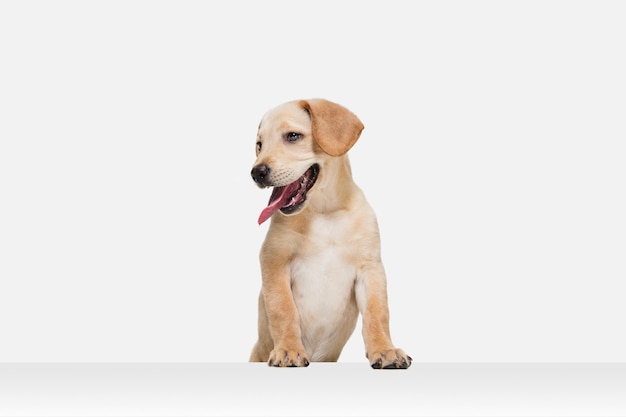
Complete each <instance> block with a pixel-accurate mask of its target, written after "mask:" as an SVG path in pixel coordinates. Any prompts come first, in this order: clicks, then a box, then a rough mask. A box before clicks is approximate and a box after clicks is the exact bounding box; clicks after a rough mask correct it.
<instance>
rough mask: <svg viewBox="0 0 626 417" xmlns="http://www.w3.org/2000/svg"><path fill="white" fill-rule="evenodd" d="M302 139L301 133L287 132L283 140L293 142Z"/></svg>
mask: <svg viewBox="0 0 626 417" xmlns="http://www.w3.org/2000/svg"><path fill="white" fill-rule="evenodd" d="M301 138H302V133H296V132H289V133H287V134H286V135H285V140H286V141H288V142H295V141H297V140H298V139H301Z"/></svg>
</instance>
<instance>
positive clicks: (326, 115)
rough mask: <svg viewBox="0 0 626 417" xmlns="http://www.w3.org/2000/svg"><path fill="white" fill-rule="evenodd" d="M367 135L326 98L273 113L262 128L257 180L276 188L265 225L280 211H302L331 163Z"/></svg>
mask: <svg viewBox="0 0 626 417" xmlns="http://www.w3.org/2000/svg"><path fill="white" fill-rule="evenodd" d="M362 130H363V124H362V123H361V121H360V120H359V119H358V118H357V117H356V116H355V115H354V114H353V113H352V112H350V111H349V110H348V109H346V108H345V107H343V106H340V105H339V104H336V103H333V102H330V101H328V100H323V99H312V100H299V101H290V102H288V103H284V104H281V105H280V106H278V107H275V108H274V109H272V110H270V111H268V112H267V113H266V114H265V115H264V116H263V118H262V119H261V123H260V124H259V131H258V134H257V139H256V155H257V159H256V161H255V163H254V167H253V168H252V172H251V175H252V179H253V180H254V182H256V184H257V185H258V186H259V187H261V188H265V187H274V189H273V191H272V195H271V197H270V201H269V203H268V206H267V207H266V208H265V209H264V210H263V212H262V213H261V215H260V217H259V224H261V223H263V222H264V221H265V220H267V219H269V218H270V217H271V216H272V215H273V214H274V213H275V212H277V211H279V210H280V212H281V213H283V214H285V215H290V214H295V213H298V212H300V211H301V210H302V209H303V208H304V206H305V204H306V201H307V193H308V192H309V191H310V190H311V189H313V188H314V187H315V183H316V181H317V178H318V176H319V174H320V171H321V170H323V169H324V165H325V162H326V161H327V160H328V159H329V158H333V157H340V156H342V155H344V154H345V153H346V152H348V150H350V148H351V147H352V145H354V143H355V142H356V141H357V139H358V138H359V136H360V135H361V131H362Z"/></svg>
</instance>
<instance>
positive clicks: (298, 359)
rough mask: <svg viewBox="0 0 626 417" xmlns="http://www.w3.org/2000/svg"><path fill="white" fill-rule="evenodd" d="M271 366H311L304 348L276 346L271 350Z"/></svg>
mask: <svg viewBox="0 0 626 417" xmlns="http://www.w3.org/2000/svg"><path fill="white" fill-rule="evenodd" d="M267 364H268V365H269V366H278V367H299V366H309V359H308V358H307V356H306V353H305V352H304V350H298V349H283V348H275V349H274V350H272V351H271V352H270V359H269V361H268V362H267Z"/></svg>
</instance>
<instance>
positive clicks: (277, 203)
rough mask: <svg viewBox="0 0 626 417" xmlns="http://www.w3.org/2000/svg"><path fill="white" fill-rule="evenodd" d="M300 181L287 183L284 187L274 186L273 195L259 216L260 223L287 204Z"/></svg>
mask: <svg viewBox="0 0 626 417" xmlns="http://www.w3.org/2000/svg"><path fill="white" fill-rule="evenodd" d="M298 186H299V184H298V181H295V182H293V183H291V184H288V185H285V186H284V187H274V190H272V196H271V197H270V201H269V203H268V204H267V207H265V208H264V209H263V211H262V212H261V215H260V216H259V220H258V221H259V224H261V223H263V222H264V221H265V220H267V219H269V218H270V217H272V214H274V213H276V212H277V211H278V210H279V209H280V208H281V207H283V206H285V205H287V203H289V200H290V199H291V196H292V195H293V194H294V192H295V191H296V190H297V189H298Z"/></svg>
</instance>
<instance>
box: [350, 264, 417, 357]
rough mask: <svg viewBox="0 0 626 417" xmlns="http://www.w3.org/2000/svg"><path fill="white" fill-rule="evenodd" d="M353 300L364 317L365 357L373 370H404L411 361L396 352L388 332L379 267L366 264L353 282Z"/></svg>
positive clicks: (384, 290) (382, 275)
mask: <svg viewBox="0 0 626 417" xmlns="http://www.w3.org/2000/svg"><path fill="white" fill-rule="evenodd" d="M355 293H356V300H357V304H358V307H359V311H360V312H361V315H362V316H363V340H364V341H365V351H366V357H367V359H368V360H369V361H370V364H371V366H372V368H375V369H406V368H408V367H409V366H411V361H412V359H411V357H410V356H408V355H407V354H406V353H404V351H403V350H402V349H396V348H395V347H394V345H393V343H392V342H391V335H390V332H389V307H388V303H387V280H386V277H385V271H384V269H383V266H382V263H380V261H378V262H370V263H366V264H365V266H364V268H363V269H362V270H361V271H360V273H359V276H358V277H357V282H356V288H355Z"/></svg>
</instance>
